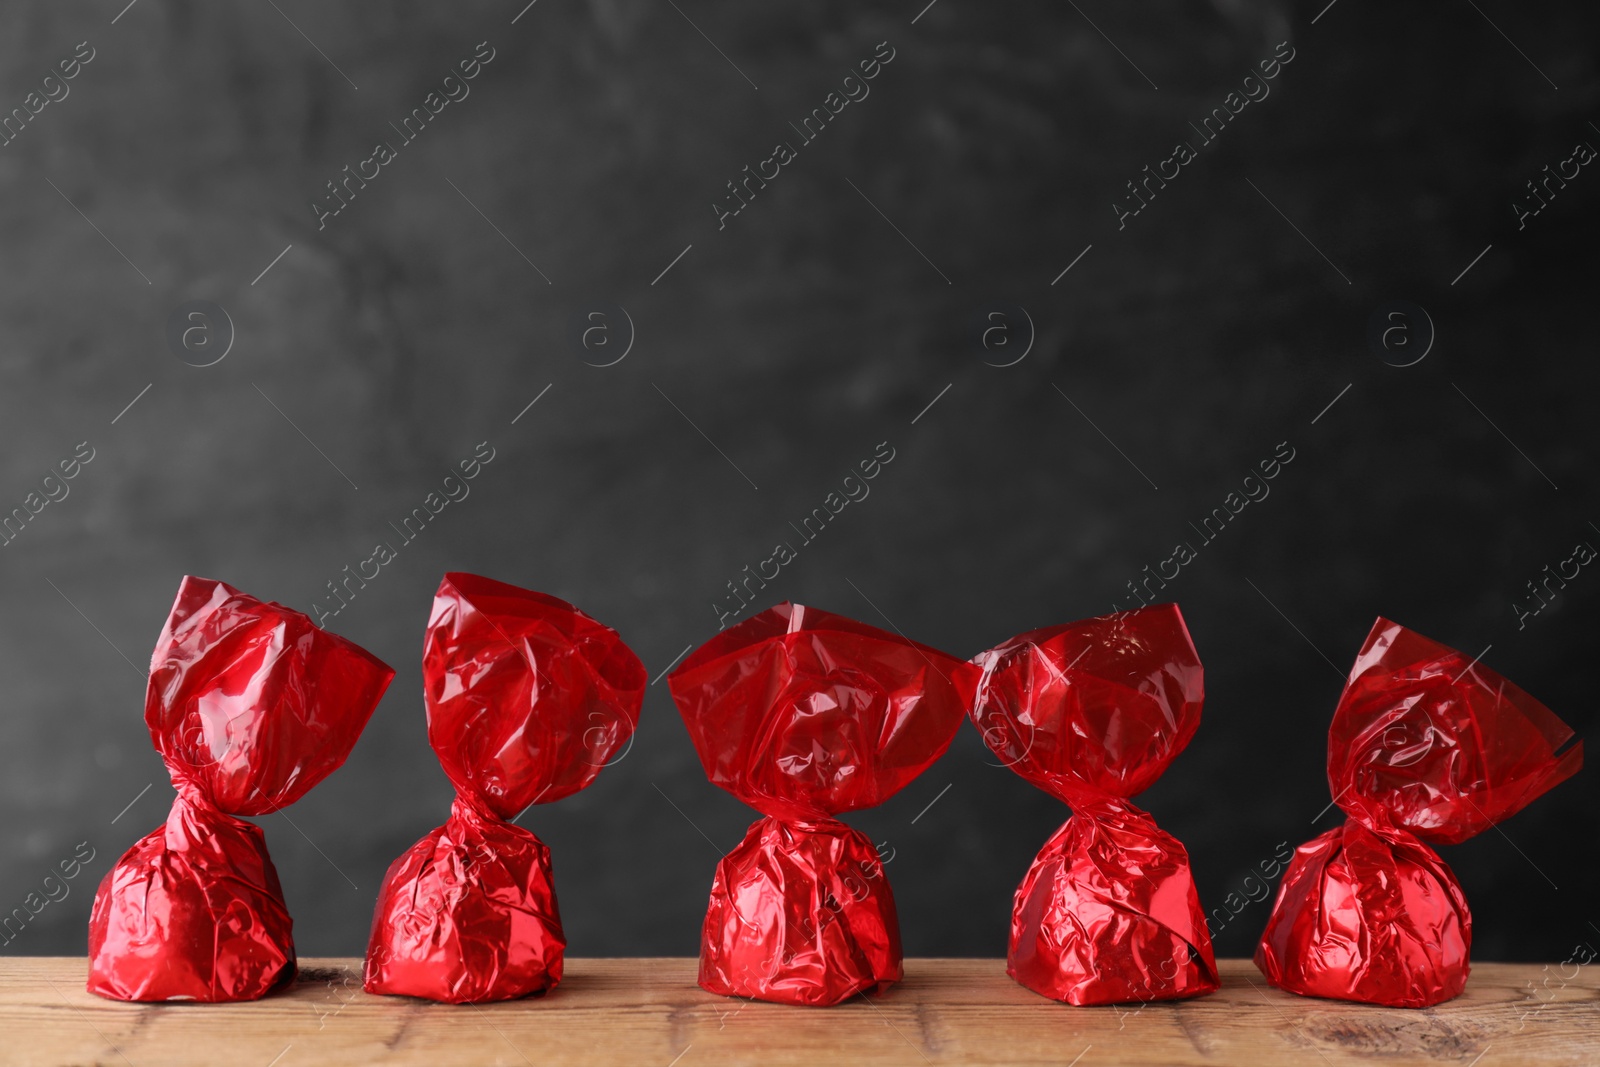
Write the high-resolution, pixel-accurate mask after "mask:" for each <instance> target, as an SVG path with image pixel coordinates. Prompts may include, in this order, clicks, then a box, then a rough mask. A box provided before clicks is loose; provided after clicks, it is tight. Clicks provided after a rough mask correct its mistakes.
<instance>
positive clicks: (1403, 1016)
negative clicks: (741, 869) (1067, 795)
mask: <svg viewBox="0 0 1600 1067" xmlns="http://www.w3.org/2000/svg"><path fill="white" fill-rule="evenodd" d="M86 970H87V964H86V962H85V961H84V960H83V959H78V958H73V959H43V958H26V957H13V958H10V959H6V960H3V961H0V1060H3V1061H4V1062H5V1063H8V1064H18V1065H25V1064H51V1065H55V1064H88V1063H96V1064H131V1065H135V1067H143V1065H146V1064H195V1065H203V1067H213V1065H215V1064H219V1063H226V1064H228V1065H230V1067H304V1065H308V1064H352V1063H385V1064H419V1065H426V1067H438V1065H450V1064H506V1065H511V1067H516V1065H521V1064H528V1065H538V1067H545V1065H565V1064H583V1065H588V1064H602V1063H604V1064H612V1063H622V1064H642V1065H655V1067H702V1065H707V1064H734V1063H739V1064H744V1063H748V1064H761V1065H769V1064H773V1065H781V1064H795V1065H804V1067H818V1065H820V1064H833V1063H871V1064H906V1065H911V1067H925V1065H928V1064H958V1063H977V1064H1053V1065H1057V1067H1063V1065H1067V1064H1074V1065H1075V1067H1110V1065H1128V1064H1152V1065H1161V1067H1174V1065H1189V1064H1245V1065H1248V1067H1269V1065H1277V1064H1313V1065H1319V1067H1336V1065H1342V1064H1368V1065H1371V1064H1382V1065H1384V1067H1400V1065H1405V1064H1421V1063H1449V1064H1459V1065H1461V1067H1497V1065H1501V1064H1513V1063H1515V1064H1574V1065H1577V1064H1583V1065H1585V1067H1591V1065H1594V1064H1600V968H1595V967H1583V968H1577V967H1575V966H1569V967H1567V968H1566V969H1565V972H1564V973H1565V975H1566V976H1567V978H1566V979H1565V980H1564V979H1563V969H1562V968H1561V967H1559V966H1557V965H1554V964H1552V965H1551V966H1550V967H1549V968H1544V967H1541V966H1539V965H1537V964H1504V963H1480V964H1475V965H1474V966H1473V969H1472V978H1471V981H1470V982H1469V983H1468V984H1467V989H1466V992H1465V993H1463V994H1462V995H1461V996H1460V997H1458V998H1456V999H1455V1000H1453V1001H1450V1002H1449V1003H1447V1004H1442V1005H1440V1006H1439V1007H1436V1008H1432V1009H1428V1010H1423V1011H1413V1010H1406V1009H1389V1008H1371V1007H1365V1006H1362V1005H1356V1004H1346V1003H1342V1002H1338V1001H1330V1000H1309V999H1306V998H1302V997H1295V996H1290V995H1288V994H1286V993H1281V992H1279V991H1277V990H1275V989H1271V988H1269V987H1268V986H1267V985H1266V983H1265V982H1263V981H1262V978H1261V975H1260V974H1259V973H1258V972H1257V971H1256V969H1255V967H1254V965H1252V964H1251V963H1250V962H1249V961H1248V960H1224V961H1222V963H1221V970H1222V982H1223V984H1222V989H1221V990H1220V991H1219V992H1217V993H1215V994H1213V995H1211V996H1208V997H1201V998H1199V999H1197V1000H1186V1001H1178V1002H1169V1003H1161V1004H1150V1005H1147V1006H1145V1007H1143V1008H1142V1009H1141V1008H1140V1007H1139V1006H1138V1005H1129V1006H1124V1007H1113V1008H1072V1007H1067V1006H1065V1005H1060V1004H1055V1003H1053V1002H1051V1001H1048V1000H1045V999H1043V998H1042V997H1039V996H1036V995H1034V994H1033V993H1030V992H1029V991H1027V990H1026V989H1023V988H1022V987H1021V986H1019V985H1017V984H1016V983H1015V982H1013V981H1011V979H1009V978H1008V977H1006V974H1005V966H1004V963H1003V962H1002V961H1000V960H964V959H963V960H940V959H914V960H907V961H906V978H905V981H904V982H902V983H900V984H899V985H897V986H895V987H894V988H893V989H891V990H890V991H889V992H888V993H886V994H884V995H882V996H879V997H874V998H872V999H870V1000H867V999H864V998H861V999H857V1000H855V1001H852V1002H850V1003H848V1004H845V1005H842V1006H840V1007H836V1008H793V1007H787V1006H783V1005H777V1004H765V1003H761V1002H757V1001H742V1000H737V999H728V998H725V997H717V996H712V995H711V994H709V993H706V992H704V991H703V990H701V989H700V988H699V987H698V986H696V985H695V972H696V961H694V960H692V959H628V960H620V959H569V960H568V961H567V964H566V978H565V980H564V981H563V982H562V983H561V985H560V986H558V987H557V988H556V989H555V990H554V991H553V992H551V993H550V994H549V995H548V996H546V997H543V998H541V999H534V1000H522V1001H511V1002H508V1003H499V1004H488V1005H481V1006H459V1007H457V1006H450V1005H444V1004H433V1003H429V1002H426V1001H420V1000H412V999H409V998H399V997H373V996H368V995H367V994H365V993H363V992H362V991H361V971H360V961H359V960H349V959H309V960H302V961H301V970H300V977H299V980H298V981H297V982H296V983H295V984H294V986H293V987H291V988H290V989H288V990H287V991H285V992H283V993H281V994H278V995H275V996H272V997H269V998H267V999H265V1000H260V1001H255V1002H252V1003H247V1004H122V1003H117V1002H113V1001H108V1000H102V999H101V998H99V997H96V996H94V995H92V994H90V993H88V992H86V991H85V990H84V978H85V974H86ZM1574 972H1576V973H1574ZM1530 983H1531V984H1530ZM1075 1057H1076V1059H1075Z"/></svg>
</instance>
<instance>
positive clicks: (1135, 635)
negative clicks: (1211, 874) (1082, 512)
mask: <svg viewBox="0 0 1600 1067" xmlns="http://www.w3.org/2000/svg"><path fill="white" fill-rule="evenodd" d="M973 662H974V663H976V664H977V665H978V666H979V667H980V668H982V671H983V674H982V677H981V678H980V680H979V682H978V694H977V699H976V700H975V701H974V703H973V708H972V721H973V722H974V723H976V724H977V727H978V730H979V731H980V732H981V733H982V734H983V739H984V742H985V743H986V744H988V746H989V747H990V748H991V749H992V750H993V751H994V753H995V754H996V755H997V756H999V757H1000V759H1001V760H1002V761H1004V762H1005V764H1006V765H1007V766H1009V767H1010V768H1011V769H1012V770H1014V771H1016V772H1017V773H1018V774H1020V775H1022V777H1024V778H1026V779H1027V780H1028V781H1030V782H1032V783H1033V784H1034V785H1036V786H1038V787H1039V788H1041V789H1043V790H1045V791H1046V792H1048V793H1050V794H1051V795H1052V796H1054V797H1056V799H1058V800H1061V801H1063V802H1065V803H1066V804H1068V805H1069V806H1070V807H1071V808H1072V817H1071V818H1069V819H1068V820H1067V821H1066V823H1065V824H1064V825H1063V826H1062V827H1061V829H1059V830H1057V831H1056V833H1055V836H1053V837H1052V838H1050V840H1049V841H1047V842H1046V843H1045V846H1044V848H1043V849H1041V850H1040V852H1039V855H1038V856H1037V857H1036V858H1035V859H1034V861H1033V866H1032V867H1031V868H1030V869H1029V870H1028V874H1027V877H1025V878H1024V879H1023V880H1022V885H1021V886H1019V887H1018V889H1017V896H1016V903H1015V906H1014V907H1013V909H1012V913H1011V946H1010V951H1009V952H1008V953H1007V958H1006V970H1007V972H1008V973H1009V974H1010V975H1011V977H1013V978H1015V979H1016V980H1017V981H1018V982H1020V983H1022V984H1023V985H1025V986H1027V987H1028V988H1029V989H1031V990H1033V991H1034V992H1035V993H1039V994H1041V995H1043V996H1047V997H1050V998H1052V999H1055V1000H1062V1001H1066V1002H1067V1003H1069V1004H1114V1003H1118V1002H1125V1001H1150V1000H1173V999H1177V998H1180V997H1192V996H1197V995H1199V994H1202V993H1210V992H1213V991H1214V990H1215V989H1216V988H1217V986H1218V981H1217V965H1216V960H1215V958H1214V957H1213V955H1212V951H1211V935H1210V932H1209V931H1208V930H1207V928H1206V921H1205V915H1204V913H1203V912H1202V911H1201V910H1200V898H1199V896H1198V894H1197V893H1196V892H1195V887H1194V878H1193V876H1192V875H1191V874H1190V871H1189V855H1188V853H1187V852H1185V851H1184V849H1183V846H1182V845H1180V844H1179V843H1178V842H1177V840H1176V839H1174V838H1172V837H1170V836H1168V835H1167V834H1166V833H1164V832H1162V831H1161V830H1160V829H1158V828H1157V827H1156V824H1155V822H1154V820H1152V819H1151V818H1150V816H1149V815H1147V814H1145V812H1143V811H1141V810H1140V809H1139V808H1136V807H1134V806H1133V805H1132V804H1130V803H1129V802H1128V798H1129V797H1132V796H1135V795H1136V794H1138V793H1141V792H1143V791H1144V790H1145V789H1147V788H1149V787H1150V785H1151V783H1153V782H1154V781H1155V780H1156V779H1157V778H1159V777H1160V776H1161V773H1162V772H1163V771H1165V770H1166V769H1167V765H1168V764H1169V763H1171V762H1172V760H1173V758H1174V757H1175V756H1177V754H1178V753H1179V752H1182V751H1183V749H1184V746H1186V745H1187V744H1188V743H1189V739H1190V738H1191V737H1193V736H1194V732H1195V729H1196V728H1197V727H1199V725H1200V705H1201V701H1202V699H1203V696H1204V687H1203V685H1202V677H1201V668H1200V657H1199V656H1198V655H1197V654H1196V652H1195V649H1194V644H1193V643H1192V642H1191V641H1190V639H1189V631H1188V629H1187V628H1186V627H1185V626H1184V623H1183V616H1182V615H1181V614H1180V613H1179V611H1178V608H1177V606H1176V605H1174V604H1162V605H1153V606H1151V607H1145V608H1140V609H1138V610H1137V611H1126V612H1119V613H1117V614H1115V615H1107V616H1103V617H1101V618H1096V619H1086V620H1084V621H1082V622H1073V623H1067V624H1065V625H1062V626H1051V627H1047V628H1045V629H1042V630H1034V631H1033V632H1031V633H1026V634H1022V635H1021V636H1019V637H1014V638H1012V639H1011V640H1009V641H1007V642H1005V643H1004V644H1002V645H999V646H998V647H996V648H992V649H990V650H989V651H987V652H984V653H981V654H979V655H978V656H976V657H974V659H973Z"/></svg>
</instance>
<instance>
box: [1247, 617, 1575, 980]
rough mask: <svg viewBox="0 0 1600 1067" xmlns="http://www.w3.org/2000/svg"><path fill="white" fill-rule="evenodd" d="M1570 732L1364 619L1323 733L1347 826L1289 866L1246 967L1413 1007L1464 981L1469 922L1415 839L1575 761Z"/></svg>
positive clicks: (1446, 833)
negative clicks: (1362, 638)
mask: <svg viewBox="0 0 1600 1067" xmlns="http://www.w3.org/2000/svg"><path fill="white" fill-rule="evenodd" d="M1572 736H1573V734H1572V730H1571V729H1570V728H1569V727H1568V726H1567V725H1566V724H1565V723H1563V722H1562V721H1561V720H1560V719H1558V718H1556V716H1555V714H1554V713H1552V712H1551V711H1550V709H1549V708H1546V707H1545V706H1544V705H1543V704H1541V703H1539V702H1538V701H1537V700H1534V699H1533V698H1532V697H1530V696H1529V695H1528V694H1527V693H1524V692H1523V691H1522V690H1521V689H1518V688H1517V687H1516V686H1514V685H1512V684H1511V683H1510V682H1508V681H1506V680H1505V679H1504V678H1502V677H1501V676H1500V675H1498V674H1496V673H1495V672H1494V671H1491V670H1489V669H1488V668H1486V667H1484V666H1482V665H1481V664H1479V663H1477V662H1476V661H1474V660H1470V659H1468V658H1467V657H1466V656H1463V655H1462V654H1461V653H1460V652H1457V651H1456V650H1455V649H1453V648H1446V647H1445V646H1444V645H1441V644H1439V643H1437V642H1435V641H1430V640H1429V639H1428V638H1426V637H1423V636H1422V635H1421V634H1418V633H1414V632H1413V631H1411V630H1408V629H1406V628H1405V627H1404V626H1400V625H1398V624H1396V623H1392V622H1390V621H1389V620H1387V619H1379V620H1378V621H1377V622H1376V623H1375V624H1374V625H1373V627H1372V632H1371V633H1369V634H1368V635H1367V643H1366V644H1365V645H1363V646H1362V648H1361V653H1360V655H1358V656H1357V657H1356V663H1355V666H1354V667H1353V668H1351V671H1350V678H1349V680H1348V681H1347V682H1346V683H1345V687H1344V692H1343V693H1342V694H1341V695H1340V697H1339V705H1338V707H1337V708H1336V709H1335V710H1334V713H1333V725H1332V727H1331V728H1330V729H1329V731H1328V788H1329V789H1330V790H1331V791H1332V793H1333V799H1334V801H1335V802H1336V803H1337V804H1338V805H1339V806H1340V807H1341V808H1343V809H1344V812H1345V814H1346V815H1348V816H1349V819H1348V820H1346V822H1345V823H1344V825H1343V826H1340V827H1339V828H1337V829H1335V830H1330V831H1328V832H1327V833H1325V834H1323V835H1322V836H1321V837H1318V838H1316V839H1315V840H1312V841H1308V842H1307V843H1306V844H1304V845H1301V846H1300V847H1299V848H1298V849H1297V850H1296V851H1295V854H1294V858H1293V859H1292V860H1291V861H1290V862H1289V869H1288V870H1287V871H1286V872H1285V873H1284V876H1283V884H1282V885H1281V886H1279V888H1278V898H1277V901H1276V902H1275V903H1274V904H1273V908H1272V916H1271V918H1269V919H1268V920H1267V929H1266V933H1264V934H1263V935H1262V936H1261V944H1260V945H1259V946H1258V947H1257V948H1256V966H1257V967H1260V968H1261V972H1262V973H1263V974H1265V975H1266V976H1267V981H1269V982H1271V983H1272V984H1273V985H1275V986H1277V987H1278V988H1280V989H1286V990H1288V991H1289V992H1291V993H1299V994H1301V995H1302V996H1313V997H1331V998H1334V999H1337V1000H1357V1001H1362V1002H1364V1003H1368V1004H1384V1005H1388V1006H1389V1007H1395V1008H1425V1007H1428V1006H1430V1005H1433V1004H1438V1003H1440V1002H1442V1001H1446V1000H1449V999H1450V998H1451V997H1453V996H1455V995H1456V994H1458V993H1460V992H1461V990H1462V988H1463V987H1464V986H1465V985H1466V984H1467V971H1468V969H1469V967H1468V960H1467V957H1468V953H1469V950H1470V949H1471V947H1472V915H1471V913H1470V912H1469V911H1468V910H1467V901H1466V897H1465V896H1464V895H1463V894H1462V892H1461V886H1460V885H1458V884H1457V882H1456V879H1455V875H1454V874H1452V873H1451V872H1450V868H1449V867H1447V866H1445V863H1444V861H1443V860H1442V859H1440V858H1439V856H1438V855H1437V854H1436V853H1435V852H1434V851H1433V850H1432V849H1431V848H1429V847H1428V846H1427V845H1426V844H1424V842H1426V841H1433V842H1443V843H1445V844H1456V843H1458V842H1461V841H1465V840H1466V839H1467V838H1469V837H1472V836H1473V835H1474V834H1479V833H1482V832H1483V831H1484V830H1487V829H1488V828H1489V827H1491V826H1493V825H1494V824H1495V823H1498V822H1500V821H1502V820H1503V819H1507V818H1510V817H1511V816H1512V815H1514V814H1516V813H1517V812H1518V811H1521V810H1522V808H1523V807H1524V806H1525V805H1527V804H1528V803H1529V802H1530V801H1532V800H1533V799H1534V798H1536V797H1538V796H1539V795H1540V794H1542V793H1544V792H1545V791H1546V790H1547V789H1550V788H1551V787H1552V786H1554V785H1556V784H1557V783H1559V782H1562V781H1564V780H1565V779H1567V778H1569V777H1570V776H1572V775H1573V774H1574V773H1576V772H1577V770H1578V768H1579V766H1581V765H1582V763H1583V745H1582V744H1581V743H1579V744H1576V745H1573V746H1572V747H1571V748H1570V749H1567V750H1566V751H1565V752H1562V751H1561V750H1562V747H1563V746H1564V745H1566V744H1567V742H1568V741H1570V740H1571V739H1572Z"/></svg>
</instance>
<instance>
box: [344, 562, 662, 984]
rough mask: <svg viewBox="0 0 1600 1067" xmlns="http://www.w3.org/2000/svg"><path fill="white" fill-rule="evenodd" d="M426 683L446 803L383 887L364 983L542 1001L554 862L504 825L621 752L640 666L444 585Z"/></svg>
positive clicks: (630, 727)
mask: <svg viewBox="0 0 1600 1067" xmlns="http://www.w3.org/2000/svg"><path fill="white" fill-rule="evenodd" d="M422 681H423V699H424V701H425V703H426V705H427V717H428V740H429V742H430V743H431V744H432V746H433V750H434V752H436V753H437V754H438V756H439V762H440V763H441V764H442V765H443V766H444V771H445V774H446V775H448V776H449V778H450V782H451V784H452V785H454V786H455V789H456V799H455V802H454V803H453V804H452V805H451V809H450V818H449V820H448V821H447V822H446V823H445V824H444V825H443V826H441V827H439V828H438V829H437V830H434V831H433V832H432V833H430V834H428V835H427V836H426V837H424V838H423V839H422V840H421V841H418V842H417V843H416V844H415V845H413V846H412V847H411V848H410V850H408V851H407V852H406V853H405V854H404V855H402V856H401V857H400V858H399V859H398V860H396V861H395V862H394V864H393V865H392V866H390V868H389V872H388V874H387V875H386V876H385V878H384V881H383V888H382V889H381V890H380V892H379V895H378V905H377V910H376V912H375V914H374V916H373V920H372V937H371V940H370V942H369V943H368V947H367V958H366V967H365V980H364V985H365V987H366V990H367V992H369V993H393V994H404V995H407V996H414V997H426V998H428V999H429V1000H437V1001H445V1002H448V1003H452V1004H463V1003H473V1002H478V1001H491V1000H510V999H513V998H515V997H525V996H529V995H532V994H537V993H543V992H545V991H546V990H548V989H550V988H551V987H552V986H554V985H555V984H556V983H557V982H559V981H560V980H561V968H562V960H563V954H564V953H565V950H566V937H565V935H564V934H563V933H562V929H561V915H560V912H559V911H558V909H557V907H556V895H555V885H554V883H553V881H552V878H551V871H550V850H549V849H548V848H546V847H545V845H544V843H543V842H542V841H540V840H539V839H538V838H537V837H536V836H534V835H533V834H532V833H530V832H529V831H527V830H524V829H523V828H522V827H520V826H516V825H514V824H513V822H512V821H511V820H513V819H515V818H517V816H518V815H519V814H521V813H522V812H523V811H524V809H526V808H528V807H530V806H532V805H534V804H548V803H551V802H553V801H556V800H560V799H561V798H562V797H566V796H570V795H572V794H573V793H576V792H577V791H578V790H580V789H583V788H585V787H586V786H588V785H589V784H590V783H591V782H593V781H594V779H595V776H596V775H598V774H599V773H600V769H601V768H602V767H604V766H606V764H607V763H608V762H610V761H611V760H613V758H618V759H620V758H621V755H620V754H625V751H626V750H625V748H624V746H625V745H626V744H628V743H629V742H630V739H631V738H632V736H633V731H634V727H635V726H636V725H638V722H639V709H640V707H641V705H642V704H643V702H644V690H645V684H646V681H647V678H646V674H645V668H644V664H642V663H640V662H639V658H638V657H637V656H635V655H634V654H633V652H632V650H631V649H629V648H628V646H627V645H625V644H623V642H622V639H621V638H620V637H618V636H617V633H616V631H614V630H612V629H610V628H609V627H607V626H604V625H602V624H601V623H599V622H596V621H595V620H594V619H592V618H590V617H589V616H588V615H585V614H584V613H583V612H582V611H579V610H578V609H577V608H575V607H573V606H572V605H571V604H568V603H567V602H566V601H564V600H558V599H556V598H555V597H552V596H546V595H545V594H543V593H535V592H532V591H530V590H527V589H519V588H518V587H516V586H514V585H507V584H506V583H504V582H497V581H494V580H493V579H490V578H482V577H479V576H477V575H474V574H460V573H452V574H447V575H445V577H444V581H443V582H442V583H440V585H439V591H438V592H437V593H436V594H435V595H434V600H433V612H432V615H431V616H430V618H429V619H428V629H427V634H426V636H425V637H424V640H423V651H422Z"/></svg>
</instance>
